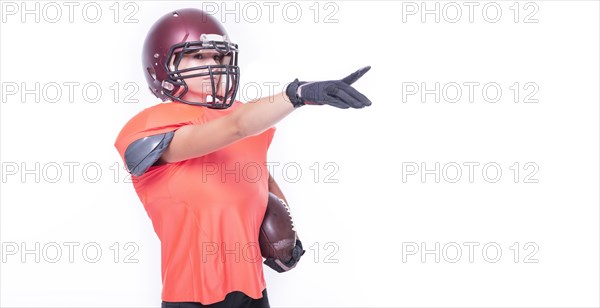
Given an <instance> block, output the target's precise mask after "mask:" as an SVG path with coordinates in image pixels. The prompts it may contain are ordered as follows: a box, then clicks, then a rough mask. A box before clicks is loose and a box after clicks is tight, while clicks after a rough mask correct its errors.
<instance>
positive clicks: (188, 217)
mask: <svg viewBox="0 0 600 308" xmlns="http://www.w3.org/2000/svg"><path fill="white" fill-rule="evenodd" d="M142 62H143V73H144V75H145V76H146V80H147V82H148V86H149V88H150V91H151V92H152V93H153V94H154V95H155V96H157V97H158V98H160V99H161V100H162V101H163V103H161V104H158V105H155V106H152V107H149V108H146V109H144V110H142V111H141V112H139V113H138V114H137V115H135V116H134V117H133V118H131V119H130V120H129V121H128V122H127V123H126V124H125V126H124V127H123V128H122V130H121V131H120V133H119V135H118V137H117V139H116V141H115V147H116V148H117V150H118V151H119V154H120V156H121V158H122V159H123V161H124V163H125V165H126V167H127V170H128V171H129V172H130V173H131V175H132V179H133V185H134V188H135V191H136V193H137V194H138V196H139V198H140V201H141V202H142V204H143V206H144V208H145V210H146V212H147V214H148V216H149V218H150V219H151V221H152V225H153V228H154V231H155V232H156V234H157V235H158V237H159V239H160V241H161V273H162V285H163V289H162V301H163V303H162V305H163V307H170V305H174V304H173V303H177V304H178V305H179V306H177V307H203V305H211V306H210V307H225V306H227V307H230V306H231V307H269V302H268V297H267V293H266V291H267V290H266V283H265V279H264V274H263V267H262V263H261V261H262V258H261V254H260V251H258V252H257V248H258V244H257V243H258V234H259V228H260V226H261V222H262V218H263V216H264V214H265V209H266V205H267V194H268V192H269V191H270V192H273V193H274V194H276V195H277V196H279V197H280V198H282V199H283V200H285V197H284V196H283V194H282V192H281V190H280V189H279V187H278V185H277V183H276V182H275V181H274V180H273V179H272V177H271V175H270V174H269V172H268V170H267V168H266V157H267V150H268V148H269V145H270V144H271V141H272V139H273V135H274V132H275V127H274V125H275V124H276V123H278V122H279V121H281V120H282V119H283V118H285V117H286V116H287V115H289V114H290V113H292V112H293V111H294V110H296V109H297V108H300V107H301V106H304V105H329V106H333V107H337V108H342V109H346V108H363V107H365V106H370V105H371V102H370V101H369V100H368V99H367V98H366V97H365V96H364V95H363V94H361V93H359V92H358V91H357V90H356V89H354V88H353V87H352V86H351V84H352V83H353V82H354V81H356V80H358V79H359V78H360V77H361V76H362V75H363V74H365V73H366V72H367V71H368V70H369V67H365V68H363V69H360V70H358V71H357V72H355V73H353V74H351V75H349V76H347V77H345V78H343V79H341V80H329V81H318V82H303V81H299V80H298V79H296V80H294V81H293V82H291V83H289V85H287V86H286V87H285V90H284V91H283V92H282V93H278V94H275V95H273V96H270V97H264V98H261V99H257V100H255V101H252V102H249V103H241V102H239V101H237V100H236V99H235V98H236V94H237V91H238V87H239V80H240V69H239V67H238V46H237V45H236V44H234V43H233V42H232V41H231V40H230V38H229V36H228V35H227V33H226V31H225V29H224V28H223V26H222V25H221V24H220V23H219V22H218V21H217V20H216V19H215V18H214V17H212V16H211V15H209V14H207V13H205V12H203V11H201V10H198V9H181V10H177V11H175V12H170V13H168V14H166V15H164V16H163V17H161V18H160V19H159V20H158V21H156V22H155V24H154V25H153V26H152V28H151V29H150V30H149V32H148V34H147V37H146V40H145V42H144V47H143V52H142ZM285 201H286V202H287V200H285ZM297 245H299V248H300V250H301V248H302V247H301V242H300V241H299V240H297ZM258 249H259V248H258ZM300 255H301V254H294V258H293V259H292V260H278V261H279V262H270V263H268V264H267V263H265V264H267V265H269V266H271V267H278V265H277V264H283V265H284V267H285V268H281V267H278V268H274V269H276V270H277V271H278V272H281V271H286V270H289V269H291V268H293V267H294V266H295V264H296V262H298V260H299V256H300ZM171 307H174V306H171Z"/></svg>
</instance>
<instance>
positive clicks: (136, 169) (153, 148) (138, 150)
mask: <svg viewBox="0 0 600 308" xmlns="http://www.w3.org/2000/svg"><path fill="white" fill-rule="evenodd" d="M173 135H175V132H167V133H164V134H158V135H152V136H148V137H144V138H140V139H138V140H136V141H134V142H132V143H131V144H130V145H129V146H128V147H127V150H125V162H126V164H127V170H129V172H131V174H133V175H135V176H140V175H142V174H144V172H146V170H148V168H150V167H151V166H152V165H154V163H155V162H156V161H157V160H158V159H159V158H160V156H161V155H162V153H163V152H164V151H165V149H166V148H167V147H168V146H169V144H170V143H171V140H172V139H173Z"/></svg>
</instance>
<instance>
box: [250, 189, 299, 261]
mask: <svg viewBox="0 0 600 308" xmlns="http://www.w3.org/2000/svg"><path fill="white" fill-rule="evenodd" d="M258 240H259V244H260V252H261V254H262V256H263V257H264V258H275V259H279V260H282V261H288V260H290V259H291V258H292V251H293V249H294V246H296V230H295V229H294V223H293V221H292V216H291V213H290V210H289V207H288V206H287V204H285V202H284V201H283V200H280V199H279V197H277V196H276V195H275V194H273V193H271V192H269V201H268V203H267V210H266V211H265V217H264V218H263V222H262V225H261V226H260V234H259V236H258Z"/></svg>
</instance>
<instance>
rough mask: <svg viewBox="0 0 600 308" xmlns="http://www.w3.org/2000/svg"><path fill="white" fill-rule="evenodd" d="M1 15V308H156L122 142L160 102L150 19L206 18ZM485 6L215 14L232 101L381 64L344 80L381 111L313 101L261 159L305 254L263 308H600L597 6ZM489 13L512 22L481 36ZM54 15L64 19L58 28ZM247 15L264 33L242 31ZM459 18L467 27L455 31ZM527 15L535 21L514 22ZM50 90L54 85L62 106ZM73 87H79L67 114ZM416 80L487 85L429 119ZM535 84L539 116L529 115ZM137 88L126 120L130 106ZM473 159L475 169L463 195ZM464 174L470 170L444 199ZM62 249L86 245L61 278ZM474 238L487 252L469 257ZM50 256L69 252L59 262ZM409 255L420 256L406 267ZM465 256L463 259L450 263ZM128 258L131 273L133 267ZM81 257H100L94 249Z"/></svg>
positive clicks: (155, 10) (153, 275)
mask: <svg viewBox="0 0 600 308" xmlns="http://www.w3.org/2000/svg"><path fill="white" fill-rule="evenodd" d="M7 3H9V2H7V1H3V3H2V23H1V24H0V27H1V32H0V36H1V44H0V46H1V47H0V49H1V64H0V67H1V82H2V91H3V92H2V102H1V104H0V108H1V112H0V114H1V121H0V122H1V141H2V144H1V160H2V189H1V215H0V218H1V241H2V263H0V266H1V288H0V291H1V296H0V305H2V306H8V307H41V306H44V307H70V306H72V307H76V306H77V307H97V306H104V307H159V306H160V292H161V279H160V242H159V240H158V238H157V237H156V235H155V233H154V231H153V229H152V225H151V222H150V220H149V219H148V217H147V215H146V213H145V211H144V209H143V206H142V204H141V203H140V201H139V199H138V198H137V195H136V194H135V191H134V189H133V186H132V184H131V183H128V182H127V180H128V179H127V177H126V174H125V171H124V170H123V169H120V168H122V163H121V162H120V158H119V156H118V153H117V151H116V150H115V148H114V146H113V143H114V140H115V138H116V136H117V134H118V132H119V131H120V129H121V127H122V126H123V125H124V124H125V122H126V121H127V120H128V119H129V118H131V117H132V116H133V115H135V114H136V113H138V112H139V111H141V110H143V109H144V108H147V107H149V106H152V105H154V104H156V103H158V102H157V100H156V99H155V98H154V97H153V96H152V95H151V94H150V92H149V91H147V89H146V84H145V80H144V79H143V75H142V67H141V58H140V53H141V47H142V42H143V40H144V37H145V34H146V31H147V30H148V29H149V27H150V26H151V24H152V23H153V22H154V21H155V20H156V19H158V18H159V17H160V16H162V14H164V13H167V12H169V11H171V10H174V9H177V8H183V7H198V8H201V7H202V2H177V1H173V2H169V3H161V2H154V1H151V2H132V4H130V5H129V6H127V7H126V6H125V3H120V4H118V5H117V6H114V5H115V4H114V3H115V2H112V1H108V2H97V4H98V7H100V8H101V10H102V16H101V17H100V18H99V21H97V22H91V21H88V20H86V19H85V18H88V19H90V18H92V19H93V18H94V17H95V12H94V10H93V8H90V9H89V10H88V11H87V14H88V15H86V14H85V12H82V8H83V7H84V5H85V4H86V3H85V2H75V3H76V4H77V6H74V7H73V10H74V11H73V13H74V14H73V15H72V22H70V20H69V10H68V7H67V6H65V4H64V3H62V2H57V5H51V6H47V5H48V4H47V3H40V4H39V5H40V9H39V11H38V12H37V13H32V14H29V15H25V16H24V17H23V16H21V7H20V2H12V3H13V4H15V3H16V5H17V8H18V9H19V11H18V12H16V14H15V15H11V14H8V13H7V11H11V12H12V9H13V8H14V5H13V6H11V4H7ZM487 3H488V2H475V4H476V5H477V6H474V7H473V8H474V11H473V13H474V14H473V15H472V22H470V20H469V9H468V6H467V5H468V4H465V3H464V2H457V5H456V6H453V4H448V3H447V2H438V4H439V5H440V11H439V15H438V17H439V19H440V20H439V22H436V21H435V17H436V16H435V15H433V14H429V15H426V16H425V18H426V19H425V20H424V21H422V20H421V16H420V12H417V14H416V15H407V9H410V8H412V7H411V5H416V7H417V8H419V5H420V2H413V3H408V4H407V3H405V4H404V6H403V4H402V3H400V2H397V3H396V2H368V3H367V2H332V4H330V5H329V6H327V7H326V6H325V3H321V4H317V5H316V6H314V2H298V3H297V5H298V7H299V8H300V9H301V13H302V16H301V17H300V19H299V21H297V22H292V21H293V20H291V19H293V18H294V17H295V12H294V8H293V7H292V8H289V10H288V11H287V14H286V12H284V11H283V10H282V8H283V6H284V3H281V4H279V5H278V6H275V7H274V11H273V15H270V13H269V10H268V6H266V5H265V4H263V3H257V6H252V5H251V6H247V5H248V4H247V3H245V2H240V3H239V4H238V5H239V10H237V11H235V4H234V3H228V4H227V8H229V9H234V11H233V13H231V14H229V15H226V16H224V17H223V16H221V13H222V10H221V8H218V7H219V6H220V5H221V2H213V4H216V5H217V11H216V12H215V14H216V15H215V16H216V17H217V18H219V19H220V20H222V21H223V22H224V24H225V27H226V28H227V30H228V32H229V34H230V36H231V38H232V40H233V41H234V42H236V43H238V44H239V45H240V50H241V52H240V62H241V64H240V65H241V72H242V85H248V84H250V83H252V82H256V83H258V84H263V83H265V82H279V83H281V85H283V84H284V83H287V82H290V81H292V80H293V79H294V78H296V77H297V78H300V79H301V80H327V79H338V78H342V77H344V76H345V75H346V74H348V73H351V72H352V71H354V70H356V69H358V68H360V67H362V66H365V65H371V66H372V70H371V71H370V72H369V73H367V74H366V75H365V76H364V77H363V78H362V79H361V80H360V81H358V82H357V83H356V84H355V86H356V88H357V89H359V90H360V91H361V92H363V93H365V94H366V95H367V96H368V97H369V98H370V99H371V100H372V102H373V105H372V106H371V107H369V108H366V109H362V110H341V109H336V108H333V107H326V106H317V107H309V106H307V107H303V108H301V109H299V110H297V111H296V112H294V113H293V114H292V115H290V116H289V117H287V118H286V119H284V120H283V121H281V122H280V123H278V124H277V127H278V130H277V133H276V135H275V138H274V140H273V144H272V146H271V149H270V151H269V161H270V162H273V163H279V167H278V168H275V169H274V172H273V175H274V176H275V179H276V180H277V181H278V183H279V185H280V187H281V188H282V190H283V192H284V193H285V195H286V197H287V199H288V201H289V202H290V205H291V207H292V213H293V214H294V219H295V222H296V226H297V228H298V231H299V233H300V235H301V237H302V239H303V242H304V244H305V248H306V250H307V252H306V254H305V255H304V256H303V259H302V261H301V263H300V264H299V265H298V267H297V268H296V269H294V270H293V271H291V272H288V273H284V274H278V273H276V272H274V271H272V270H270V269H269V268H266V267H265V273H266V279H267V286H268V292H269V299H270V302H271V305H272V306H273V307H286V306H296V307H297V306H340V307H341V306H521V307H523V306H545V307H546V306H548V307H549V306H561V307H562V306H582V307H583V306H598V305H600V302H599V293H598V290H599V289H600V286H599V266H598V265H599V253H598V252H599V250H598V248H599V238H598V237H599V228H598V227H599V221H598V219H599V199H598V197H599V195H598V188H599V173H598V170H599V166H598V161H599V160H598V157H599V152H598V151H599V140H600V138H599V124H598V123H599V121H598V117H599V97H598V94H599V90H598V87H599V74H598V73H599V37H600V34H599V28H600V27H599V21H598V20H599V5H598V2H596V1H568V2H567V1H543V2H532V3H531V4H529V5H527V6H526V4H525V2H521V3H518V4H517V5H516V6H514V2H512V1H508V2H504V1H502V2H494V3H492V4H491V5H488V7H491V8H489V10H488V11H487V13H488V14H487V15H485V14H484V13H483V12H482V8H483V7H484V6H485V5H486V4H487ZM7 5H8V6H10V7H8V6H7ZM27 5H28V7H27V8H28V9H33V8H35V6H34V3H33V2H31V3H27ZM496 6H497V7H500V8H501V10H502V15H501V16H500V17H499V20H498V21H497V22H492V21H493V20H491V19H493V18H494V17H495V12H494V7H496ZM44 7H45V11H44ZM57 7H58V8H60V10H61V14H62V15H61V17H60V18H59V19H58V20H57V21H56V22H51V21H52V20H53V19H55V17H56V12H57V10H56V8H57ZM111 7H112V9H111ZM117 7H119V13H118V14H119V15H115V14H116V8H117ZM255 7H259V8H260V9H261V14H262V15H261V16H262V17H261V19H260V20H259V21H258V22H255V23H253V22H251V21H252V19H254V18H255V16H256V12H257V11H256V10H255ZM288 7H289V6H288ZM311 7H312V9H311ZM317 7H319V15H316V10H315V9H316V8H317ZM434 7H435V2H427V8H428V9H433V8H434ZM456 7H459V8H461V13H462V15H461V18H460V19H459V20H458V21H457V22H451V21H452V20H451V19H453V18H454V16H455V15H456V10H455V8H456ZM511 7H512V9H511ZM516 7H519V10H520V13H519V17H518V19H517V20H518V22H515V20H514V18H515V9H516ZM244 8H245V10H244ZM332 12H334V13H332ZM128 13H131V14H132V15H130V16H129V17H127V15H128ZM330 13H332V14H333V15H331V16H329V18H327V15H328V14H330ZM44 14H45V15H44ZM530 14H531V15H530ZM527 15H530V16H529V17H528V20H529V21H532V20H537V22H533V23H524V22H523V21H524V20H525V19H526V18H527ZM36 17H39V18H40V20H39V22H36V20H35V18H36ZM115 17H116V19H117V22H115V20H114V19H115ZM403 17H404V22H403ZM484 17H485V18H484ZM236 18H239V22H236ZM270 18H272V22H270V20H269V19H270ZM315 18H316V21H315ZM486 18H487V20H486ZM126 19H127V20H130V21H131V20H137V21H134V22H133V23H124V22H123V21H125V20H126ZM326 20H327V21H334V22H333V23H326V22H324V21H326ZM52 82H55V83H56V84H58V85H60V87H61V88H62V96H60V97H59V99H57V100H58V101H57V102H55V103H52V102H49V100H50V101H51V100H53V98H54V97H55V96H56V92H52V91H55V90H56V87H53V86H52V85H53V84H51V83H52ZM70 82H73V83H74V82H78V83H79V84H77V85H75V87H74V93H73V97H72V98H73V99H72V102H71V101H70V98H69V93H68V87H67V86H65V83H70ZM93 82H95V83H97V85H99V87H100V88H101V89H102V95H101V96H100V97H99V101H98V102H96V103H92V102H90V98H93V96H95V93H94V91H93V88H92V89H91V90H90V89H88V90H89V92H88V94H89V95H88V96H84V95H83V94H82V88H83V86H84V85H86V84H89V83H93ZM422 82H424V83H425V85H426V87H427V88H428V89H433V88H434V86H435V83H436V82H439V83H440V89H441V88H442V87H443V86H444V85H447V84H449V83H452V82H456V83H457V84H459V85H463V84H464V83H465V82H478V83H479V84H480V85H479V86H478V87H476V88H475V92H474V100H473V102H472V103H471V102H469V100H468V97H467V95H468V88H467V87H465V86H463V87H462V90H463V93H462V94H463V96H462V98H461V100H460V101H458V102H456V103H451V102H448V101H445V100H444V97H441V98H440V102H439V103H436V102H435V101H434V100H435V98H434V95H432V94H430V95H427V96H425V100H424V102H421V97H420V94H421V92H417V94H415V95H408V96H407V99H406V100H403V94H407V92H406V90H407V89H408V88H407V85H410V84H413V83H416V84H417V85H419V86H420V85H421V83H422ZM515 82H518V83H519V85H520V88H521V89H520V96H519V97H518V98H517V101H518V102H517V103H515V102H514V100H513V95H514V93H515V92H514V90H511V89H510V87H511V86H512V85H513V84H514V83H515ZM529 82H530V83H533V84H535V85H536V86H537V92H536V93H535V94H534V95H533V96H532V98H533V99H536V100H537V101H538V102H537V103H524V99H525V96H526V95H527V94H530V93H531V92H532V90H533V88H532V87H533V86H532V87H530V88H528V89H524V88H523V87H524V85H525V84H526V83H529ZM22 83H23V84H22ZM36 83H39V90H38V91H37V93H38V94H39V95H40V98H39V103H36V97H35V94H27V95H26V96H25V98H24V99H22V97H21V94H22V92H23V90H24V87H25V88H27V89H35V84H36ZM115 83H117V87H118V88H120V91H119V93H118V96H117V98H115V97H114V96H115V87H114V86H113V85H114V84H115ZM128 83H132V84H134V85H137V89H136V88H133V86H131V87H132V88H125V86H126V85H127V84H128ZM487 83H497V84H498V85H499V86H500V87H501V89H502V95H501V97H500V100H499V101H498V102H496V103H490V102H488V101H486V98H489V97H492V98H493V97H494V96H495V94H494V92H493V91H492V90H490V92H489V96H487V97H484V96H482V87H483V85H485V84H487ZM15 85H16V86H15ZM23 85H24V86H23ZM403 85H404V86H403ZM111 86H113V88H111ZM15 87H16V88H15ZM44 87H45V88H46V92H47V93H43V92H44V91H43V89H44ZM247 89H248V88H247ZM266 89H267V88H266V87H265V88H263V91H265V92H264V93H263V94H265V95H266V94H267V93H266ZM278 89H281V87H279V88H278ZM33 92H36V91H35V90H33ZM129 93H133V95H132V96H131V98H132V99H135V100H137V101H138V102H137V103H125V96H126V95H127V94H129ZM247 93H249V94H247V95H246V97H249V96H252V95H254V96H255V95H256V94H252V93H253V92H252V89H249V90H248V92H247ZM448 95H450V94H448ZM452 96H453V95H452ZM242 98H243V97H242ZM328 162H331V163H333V164H332V165H331V166H333V167H330V168H328V169H327V168H325V164H326V163H328ZM468 162H473V163H477V164H479V165H478V166H477V167H475V169H474V170H475V171H474V174H473V181H470V180H469V169H468V167H467V166H466V165H464V163H468ZM36 163H39V166H38V167H36ZM70 163H71V164H75V166H74V168H73V170H74V173H73V176H72V181H71V180H70V178H69V169H68V168H67V165H68V164H70ZM294 163H295V164H296V165H294V166H299V168H300V170H301V171H302V176H301V177H299V179H298V181H295V180H294V178H295V177H296V175H295V172H294V169H293V168H292V169H288V173H287V174H286V173H284V172H283V166H285V165H286V164H287V165H292V164H294ZM315 163H318V165H315ZM421 163H424V164H425V165H421ZM436 163H439V164H440V165H439V168H438V169H437V172H438V173H439V174H440V178H439V183H437V182H436V179H435V175H434V174H433V173H435V172H436V171H433V173H432V174H428V175H425V179H424V180H422V179H421V175H422V174H423V173H422V172H421V170H419V172H418V173H416V174H414V175H410V174H408V173H407V172H403V165H404V166H405V167H406V166H408V165H411V166H415V165H416V166H419V168H420V169H421V167H425V168H427V169H432V170H433V169H435V166H436V165H435V164H436ZM494 163H495V164H497V165H494ZM515 163H519V165H518V166H519V167H518V168H519V170H520V172H519V175H518V177H517V178H516V183H515V178H514V175H515V167H513V169H511V166H515V165H514V164H515ZM527 163H531V164H530V165H528V166H531V167H529V168H528V169H526V168H525V164H527ZM65 164H67V165H65ZM486 164H489V165H493V166H499V167H500V170H501V171H502V174H501V175H500V177H499V178H498V181H497V182H495V183H494V182H493V181H492V179H493V178H495V177H496V175H495V173H494V172H495V171H494V170H495V169H493V168H492V169H488V173H487V178H486V177H484V176H483V175H482V168H483V166H484V165H486ZM57 166H58V167H57ZM84 166H88V167H89V169H86V170H87V173H86V172H84V173H83V174H82V170H83V167H84ZM311 166H312V169H311ZM444 166H446V168H444ZM456 166H461V171H462V175H461V177H460V178H458V179H457V181H456V183H452V182H453V179H454V178H456V168H455V167H456ZM315 168H316V169H315ZM24 169H28V170H30V171H28V172H29V173H27V171H25V170H24ZM98 169H99V170H100V171H101V172H102V174H100V175H96V172H95V171H96V170H98ZM315 170H319V173H318V174H317V181H315V179H314V177H315ZM57 171H60V172H61V174H60V175H59V174H58V173H57ZM444 171H445V172H444ZM534 171H535V173H534V174H532V173H533V172H534ZM327 175H332V177H331V179H332V180H337V183H329V182H328V181H326V180H325V176H327ZM403 175H404V177H405V179H404V180H403ZM527 175H531V177H530V178H529V179H528V180H527V179H526V178H525V177H526V176H527ZM36 176H37V177H38V178H37V179H36ZM115 177H116V178H115ZM94 178H95V179H94ZM536 181H537V183H528V182H536ZM52 182H56V183H52ZM69 242H73V243H76V244H73V245H79V246H73V247H74V254H73V255H72V258H73V260H72V262H69V246H66V245H68V244H64V243H69ZM128 242H132V243H134V246H125V244H126V243H128ZM465 242H474V243H477V245H479V246H474V254H473V255H472V262H470V261H469V247H468V246H466V245H465V244H464V243H465ZM36 243H39V245H40V246H39V249H38V250H37V251H36V249H35V245H36ZM115 243H117V245H118V246H113V245H115ZM327 243H332V244H329V245H327ZM421 243H423V244H424V245H425V246H424V247H422V248H425V249H429V250H435V245H436V243H439V245H440V246H439V247H440V249H439V250H438V253H437V256H438V257H439V262H436V255H435V253H430V254H428V255H425V256H424V257H425V260H424V261H423V260H422V259H421V256H422V250H421V249H420V248H421V247H419V246H420V245H421ZM514 243H518V246H514V245H515V244H514ZM527 243H530V244H527ZM86 244H87V245H88V246H89V245H97V246H98V247H100V248H101V251H102V255H101V256H99V257H98V259H99V261H97V262H92V261H90V260H89V259H87V260H86V259H85V258H84V255H83V251H82V247H83V246H84V245H86ZM486 244H488V246H490V245H491V246H492V248H491V249H489V250H488V251H487V255H486V254H484V253H483V249H482V247H483V246H484V245H486ZM526 244H527V246H526ZM21 245H23V246H21ZM44 247H46V248H47V249H43V248H44ZM57 247H58V248H59V249H60V251H61V253H62V255H61V256H60V258H57V261H56V262H52V259H55V258H56V256H57V255H56V253H57V249H56V248H57ZM111 247H112V249H111ZM134 247H137V248H138V249H137V250H134ZM403 247H404V248H403ZM410 247H419V251H418V252H416V253H415V254H414V255H408V254H407V251H408V250H407V249H408V248H410ZM444 247H446V248H447V249H443V248H444ZM456 247H459V248H461V253H462V256H461V258H460V259H458V260H457V261H456V262H453V260H454V259H455V257H456V251H457V250H456V249H455V248H456ZM494 247H500V248H501V253H502V254H501V255H500V256H498V257H496V253H495V248H494ZM511 247H512V249H511ZM517 247H518V249H517ZM15 248H16V249H17V250H16V251H15V250H14V249H15ZM23 249H29V250H30V251H33V252H30V253H29V254H26V253H25V252H24V251H23ZM116 251H118V252H119V253H120V254H119V255H118V256H116V257H117V258H116V260H115V259H114V258H115V252H116ZM516 251H518V252H519V255H518V257H517V258H516V260H515V252H516ZM403 253H404V262H403ZM128 254H132V257H133V259H136V260H138V262H137V263H124V262H123V261H124V259H125V257H126V256H127V255H128ZM528 255H529V258H527V256H528ZM36 257H39V258H40V259H39V261H38V262H36V260H35V258H36ZM87 257H91V258H93V257H95V250H94V249H93V248H92V249H90V250H88V254H87ZM495 258H496V259H498V260H497V262H494V261H496V259H495ZM335 260H337V262H335ZM526 260H529V262H532V261H533V260H537V263H527V262H524V261H526ZM517 261H518V262H517Z"/></svg>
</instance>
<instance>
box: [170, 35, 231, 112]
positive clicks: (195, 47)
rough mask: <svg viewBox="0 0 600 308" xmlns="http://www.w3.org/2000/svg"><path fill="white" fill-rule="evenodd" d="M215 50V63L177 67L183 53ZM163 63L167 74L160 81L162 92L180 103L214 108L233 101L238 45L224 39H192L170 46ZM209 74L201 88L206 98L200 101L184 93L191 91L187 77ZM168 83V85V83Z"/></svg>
mask: <svg viewBox="0 0 600 308" xmlns="http://www.w3.org/2000/svg"><path fill="white" fill-rule="evenodd" d="M204 51H215V52H216V53H218V54H219V55H220V56H221V57H222V60H221V61H220V64H217V65H201V66H193V67H186V68H180V64H181V60H182V59H183V56H184V55H188V54H195V53H202V52H204ZM166 59H171V60H170V61H169V62H172V63H167V61H165V63H164V69H165V71H166V72H167V76H168V77H167V78H166V80H165V81H164V82H163V88H164V89H163V92H164V94H165V95H166V96H167V97H169V98H171V99H173V100H177V101H180V102H183V103H187V104H192V105H200V106H205V107H209V108H215V109H225V108H228V107H230V106H231V104H233V101H234V100H235V96H236V94H237V89H238V85H239V79H240V70H239V67H238V65H237V45H235V44H232V43H229V42H227V41H225V40H223V41H208V40H204V41H192V42H185V43H180V44H175V45H173V46H171V48H170V49H169V52H168V53H167V56H166ZM197 77H209V80H210V86H209V87H203V89H194V90H201V91H202V92H203V93H204V94H207V96H206V95H205V97H206V98H207V99H205V100H204V101H201V102H192V101H189V100H186V99H184V98H183V97H184V96H185V95H186V94H187V93H188V92H189V91H190V88H189V85H188V83H186V79H190V78H197ZM168 84H170V85H171V86H170V85H168Z"/></svg>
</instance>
